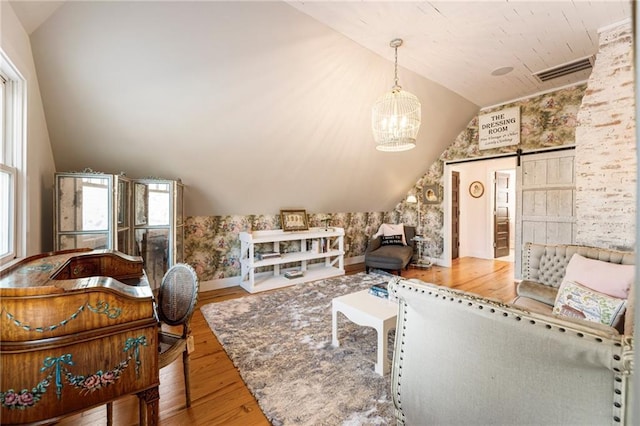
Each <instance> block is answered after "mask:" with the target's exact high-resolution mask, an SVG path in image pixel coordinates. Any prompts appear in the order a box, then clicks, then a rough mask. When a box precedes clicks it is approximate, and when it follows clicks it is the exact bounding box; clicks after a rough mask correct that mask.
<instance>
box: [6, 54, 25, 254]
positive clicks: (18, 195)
mask: <svg viewBox="0 0 640 426" xmlns="http://www.w3.org/2000/svg"><path fill="white" fill-rule="evenodd" d="M23 87H24V79H22V77H21V76H20V74H19V73H18V72H17V70H16V68H15V67H14V66H13V65H12V64H11V62H10V61H9V60H8V59H7V57H6V56H5V54H4V52H2V51H0V265H3V264H5V263H7V262H9V261H11V260H13V259H15V258H16V257H21V256H23V255H24V247H25V241H24V237H23V236H21V235H23V234H22V233H21V231H22V230H23V229H24V226H23V224H22V223H21V221H20V219H19V218H21V217H23V214H24V208H22V207H21V205H22V204H21V202H22V200H24V194H23V192H22V191H24V184H23V182H24V179H23V178H22V176H24V174H25V167H24V163H23V155H22V153H23V152H25V149H24V144H25V140H24V137H23V135H24V132H23V129H24V121H23V120H24V113H23V106H24V104H25V103H24V97H23V94H24V91H23Z"/></svg>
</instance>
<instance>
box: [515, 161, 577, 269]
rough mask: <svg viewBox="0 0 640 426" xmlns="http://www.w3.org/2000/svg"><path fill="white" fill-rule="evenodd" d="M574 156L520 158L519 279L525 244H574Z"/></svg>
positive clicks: (516, 239) (516, 260) (517, 243)
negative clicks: (522, 248)
mask: <svg viewBox="0 0 640 426" xmlns="http://www.w3.org/2000/svg"><path fill="white" fill-rule="evenodd" d="M574 156H575V152H574V150H573V149H571V150H563V151H555V152H549V153H544V154H532V155H525V156H523V157H521V161H520V166H519V167H517V168H516V181H517V184H516V192H517V196H516V204H517V207H516V211H517V216H516V238H515V241H516V246H515V267H516V269H515V276H516V278H520V277H521V276H522V274H521V271H522V259H521V257H522V250H521V247H522V245H523V244H524V243H525V242H532V243H540V244H574V243H575V235H576V230H575V223H576V216H575V199H576V197H575V168H574Z"/></svg>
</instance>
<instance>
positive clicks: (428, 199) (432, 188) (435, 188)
mask: <svg viewBox="0 0 640 426" xmlns="http://www.w3.org/2000/svg"><path fill="white" fill-rule="evenodd" d="M422 198H423V200H424V203H425V204H439V203H440V187H439V185H425V186H424V188H422Z"/></svg>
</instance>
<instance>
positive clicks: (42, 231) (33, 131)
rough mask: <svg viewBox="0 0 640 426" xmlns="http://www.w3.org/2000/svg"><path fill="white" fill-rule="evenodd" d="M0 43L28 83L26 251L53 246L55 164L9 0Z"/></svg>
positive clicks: (2, 9) (27, 46)
mask: <svg viewBox="0 0 640 426" xmlns="http://www.w3.org/2000/svg"><path fill="white" fill-rule="evenodd" d="M0 19H1V21H0V47H1V48H2V50H3V51H4V52H5V54H6V55H7V56H8V57H9V59H10V60H11V62H12V63H13V64H14V65H15V66H16V68H17V69H18V71H19V72H20V73H21V74H22V76H23V77H24V78H25V79H26V84H27V109H26V112H27V129H26V137H27V152H26V158H27V164H26V169H27V176H26V185H27V199H26V200H24V205H25V209H24V210H25V215H26V255H31V254H36V253H40V252H43V251H48V250H51V248H52V247H53V241H52V238H53V236H52V235H53V222H52V216H53V212H52V208H51V206H52V193H51V191H52V190H51V188H52V187H53V174H54V172H55V164H54V160H53V154H52V151H51V144H50V143H49V134H48V131H47V123H46V120H45V116H44V110H43V107H42V100H41V97H40V88H39V87H38V79H37V75H36V70H35V65H34V62H33V55H32V53H31V43H30V41H29V36H28V35H27V33H26V32H25V30H24V28H23V27H22V25H21V24H20V22H19V21H18V18H17V17H16V15H15V13H14V12H13V9H12V8H11V6H10V4H9V3H8V2H6V1H2V2H0Z"/></svg>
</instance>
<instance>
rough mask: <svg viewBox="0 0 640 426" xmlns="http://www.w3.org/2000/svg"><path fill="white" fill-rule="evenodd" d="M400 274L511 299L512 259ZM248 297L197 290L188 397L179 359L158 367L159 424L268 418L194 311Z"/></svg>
mask: <svg viewBox="0 0 640 426" xmlns="http://www.w3.org/2000/svg"><path fill="white" fill-rule="evenodd" d="M360 271H364V266H363V265H357V266H352V267H351V268H349V269H348V271H347V273H348V274H352V273H357V272H360ZM402 276H403V277H405V278H419V279H421V280H423V281H427V282H432V283H435V284H438V285H443V286H447V287H452V288H456V289H459V290H464V291H469V292H473V293H475V294H479V295H481V296H484V297H489V298H493V299H498V300H501V301H510V300H511V299H513V298H514V297H515V284H514V280H513V263H510V262H505V261H499V260H485V259H476V258H462V259H455V260H454V261H453V263H452V267H451V268H442V267H438V266H434V267H432V268H430V269H425V270H422V269H411V268H410V269H408V270H403V271H402ZM247 295H249V294H248V293H247V292H245V291H244V290H243V289H241V288H240V287H231V288H226V289H221V290H215V291H209V292H204V293H201V295H200V297H199V300H198V306H197V308H196V311H195V313H194V315H193V319H192V321H191V324H192V331H193V335H194V338H195V348H196V349H195V351H194V352H193V353H192V354H191V399H192V404H191V407H190V408H189V409H186V408H185V404H184V381H183V378H182V362H181V361H179V360H178V361H176V362H174V363H173V364H172V365H170V366H168V367H166V368H164V369H162V370H161V371H160V383H161V384H160V424H161V425H163V426H164V425H175V426H179V425H184V424H192V425H225V426H227V425H229V426H233V425H238V426H249V425H250V426H253V425H256V426H262V425H265V426H266V425H269V421H268V420H267V419H266V417H265V416H264V415H263V414H262V411H261V410H260V407H259V406H258V404H257V402H256V400H255V399H254V398H253V396H252V395H251V393H250V392H249V390H248V389H247V387H246V386H245V384H244V382H243V381H242V379H241V378H240V375H239V373H238V371H237V370H236V369H235V367H234V366H233V363H232V362H231V360H230V359H229V358H228V357H227V355H226V353H225V351H224V349H222V346H221V345H220V343H219V342H218V340H217V339H216V337H215V336H214V335H213V333H212V332H211V329H210V328H209V326H208V325H207V323H206V321H205V319H204V316H203V315H202V313H201V312H200V310H199V309H198V308H199V307H200V306H203V305H205V304H208V303H212V302H220V301H223V300H228V299H234V298H237V297H242V296H247ZM113 415H114V425H117V426H120V425H136V424H138V400H137V398H136V397H134V396H127V397H123V398H121V399H120V400H118V401H116V402H115V403H114V404H113ZM59 424H60V425H92V426H93V425H98V424H106V408H105V407H104V406H103V407H98V408H95V409H92V410H88V411H85V412H83V413H81V414H77V415H75V416H71V417H67V418H66V419H63V420H62V421H61V422H60V423H59Z"/></svg>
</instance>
